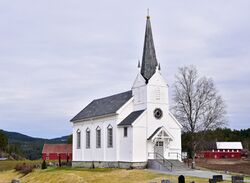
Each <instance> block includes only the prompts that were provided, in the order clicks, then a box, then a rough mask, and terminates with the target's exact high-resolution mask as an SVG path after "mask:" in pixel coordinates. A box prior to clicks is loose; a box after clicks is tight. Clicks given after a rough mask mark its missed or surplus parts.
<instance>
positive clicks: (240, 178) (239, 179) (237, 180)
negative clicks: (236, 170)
mask: <svg viewBox="0 0 250 183" xmlns="http://www.w3.org/2000/svg"><path fill="white" fill-rule="evenodd" d="M241 182H244V177H243V176H232V183H241Z"/></svg>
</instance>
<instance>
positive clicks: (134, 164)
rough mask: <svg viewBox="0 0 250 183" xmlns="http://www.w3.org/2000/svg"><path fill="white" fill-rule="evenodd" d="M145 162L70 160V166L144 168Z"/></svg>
mask: <svg viewBox="0 0 250 183" xmlns="http://www.w3.org/2000/svg"><path fill="white" fill-rule="evenodd" d="M146 166H147V162H124V161H72V167H81V168H126V169H127V168H133V169H144V168H146Z"/></svg>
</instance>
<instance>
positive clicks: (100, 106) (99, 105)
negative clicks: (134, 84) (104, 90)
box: [70, 90, 132, 122]
mask: <svg viewBox="0 0 250 183" xmlns="http://www.w3.org/2000/svg"><path fill="white" fill-rule="evenodd" d="M131 98H132V91H131V90H130V91H126V92H123V93H119V94H116V95H112V96H108V97H105V98H100V99H96V100H93V101H92V102H91V103H90V104H88V105H87V106H86V107H85V108H84V109H83V110H82V111H81V112H79V113H78V114H77V115H76V116H75V117H74V118H73V119H71V120H70V121H71V122H72V121H76V120H81V119H87V118H93V117H98V116H103V115H110V114H115V113H116V111H117V110H118V109H120V108H121V107H122V106H123V105H124V104H125V103H126V102H127V101H128V100H129V99H131Z"/></svg>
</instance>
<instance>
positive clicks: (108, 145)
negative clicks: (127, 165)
mask: <svg viewBox="0 0 250 183" xmlns="http://www.w3.org/2000/svg"><path fill="white" fill-rule="evenodd" d="M109 130H111V141H110V136H109V135H110V134H109ZM110 142H111V143H110ZM113 143H114V142H113V127H112V126H111V125H110V124H109V125H108V127H107V147H108V148H113Z"/></svg>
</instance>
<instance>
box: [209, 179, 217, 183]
mask: <svg viewBox="0 0 250 183" xmlns="http://www.w3.org/2000/svg"><path fill="white" fill-rule="evenodd" d="M216 182H217V181H216V180H215V179H209V183H216Z"/></svg>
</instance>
